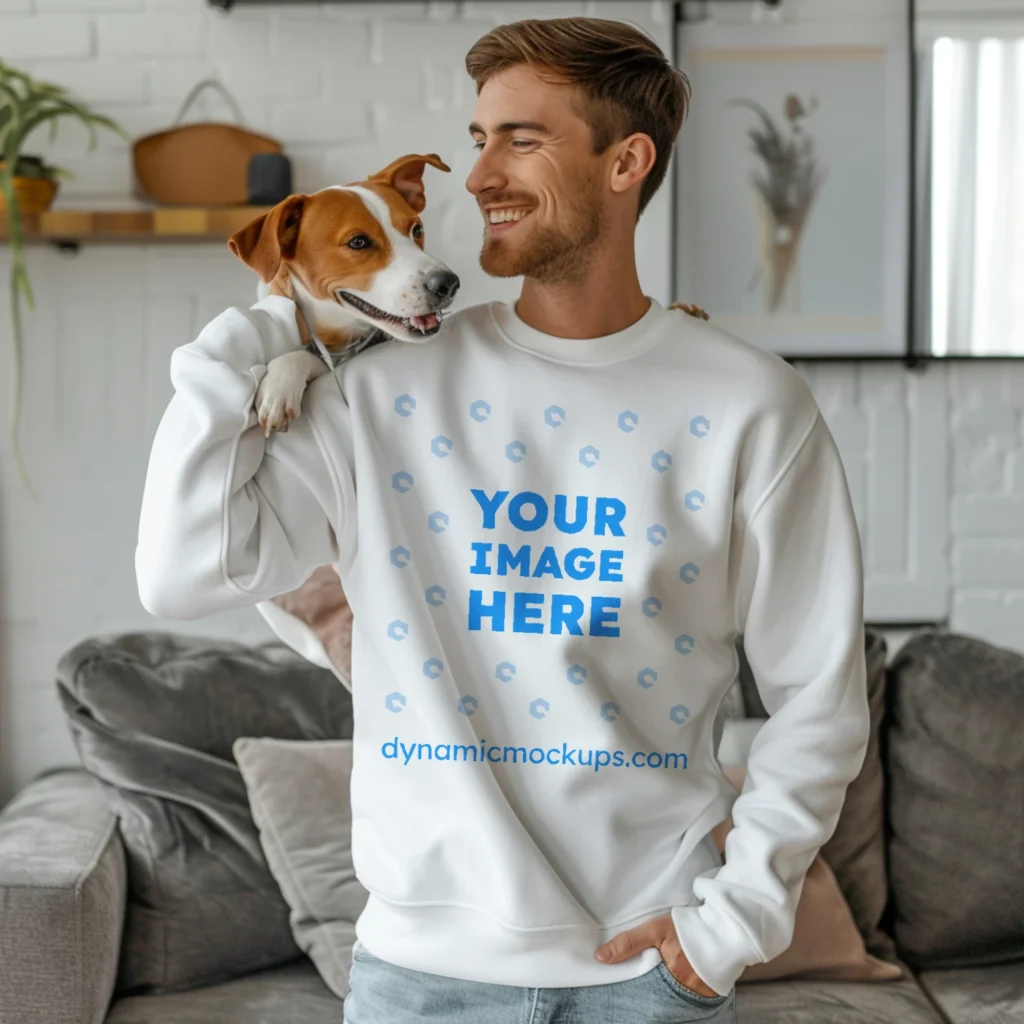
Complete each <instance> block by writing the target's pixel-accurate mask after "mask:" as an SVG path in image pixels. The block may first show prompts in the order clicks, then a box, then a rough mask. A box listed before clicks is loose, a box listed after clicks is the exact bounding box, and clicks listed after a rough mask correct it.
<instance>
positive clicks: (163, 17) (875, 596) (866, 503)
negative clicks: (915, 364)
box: [0, 0, 1024, 802]
mask: <svg viewBox="0 0 1024 1024" xmlns="http://www.w3.org/2000/svg"><path fill="white" fill-rule="evenodd" d="M816 2H817V0H816ZM872 3H875V4H882V3H884V0H872ZM669 7H670V5H669V4H667V3H663V2H635V3H630V4H629V5H628V13H629V16H630V17H631V18H632V19H633V20H636V21H639V22H641V23H642V24H644V25H645V26H646V27H647V28H648V29H649V30H650V31H652V32H653V33H655V35H656V37H658V38H659V39H663V40H664V39H667V38H668V34H669V33H670V31H671V26H670V23H669ZM624 9H627V8H626V7H625V5H624V4H623V3H604V2H587V3H584V2H579V3H523V2H516V3H509V4H504V5H503V4H500V3H499V4H493V3H465V4H462V5H461V6H460V5H459V4H456V3H442V2H435V3H403V4H391V3H388V4H382V3H366V4H343V5H342V4H338V5H330V4H328V5H326V6H324V7H322V8H321V7H319V6H318V5H316V4H309V5H301V6H298V7H292V8H289V9H287V10H286V9H284V8H281V7H279V6H256V7H251V8H246V9H243V10H241V11H237V12H235V13H234V14H233V15H231V16H230V17H229V18H223V17H222V16H220V15H218V14H216V13H214V12H211V11H210V10H209V9H208V8H207V7H206V6H205V3H204V0H0V56H2V57H3V58H4V59H6V60H10V61H13V62H14V63H16V64H19V65H21V66H24V67H26V68H27V69H28V70H30V71H32V72H34V73H38V74H39V75H40V76H43V77H46V78H49V79H51V80H54V81H58V82H62V83H66V84H68V85H69V86H71V87H72V88H73V89H74V90H75V91H76V92H77V93H78V94H80V95H81V96H82V97H83V98H85V99H87V100H89V101H90V102H93V103H95V104H96V105H97V106H98V107H99V108H100V109H101V110H103V111H104V112H105V113H109V114H110V115H112V116H114V117H115V118H117V119H118V120H120V121H121V123H122V124H123V125H124V126H125V128H126V129H127V130H128V131H129V132H130V133H131V134H133V135H138V134H143V133H145V132H149V131H155V130H157V129H160V128H163V127H165V126H166V125H167V124H168V123H169V121H170V119H171V118H172V117H173V115H174V112H175V110H176V109H177V106H178V104H179V103H180V101H181V99H182V98H183V97H184V95H185V93H186V92H187V91H188V89H189V88H190V87H191V85H193V84H194V83H195V82H196V81H197V80H198V79H199V78H201V77H204V76H206V75H210V74H215V75H219V76H220V77H222V78H223V80H224V81H225V82H226V83H227V84H228V86H229V87H230V88H231V89H232V91H233V92H234V93H235V94H236V96H237V98H238V101H239V103H240V104H241V106H242V109H243V111H244V113H245V116H246V118H247V121H248V123H249V124H250V125H251V126H252V127H253V128H255V129H256V130H263V131H271V132H274V133H276V134H277V135H278V136H279V137H280V138H281V139H282V141H283V142H284V144H285V146H286V149H287V151H288V153H289V154H290V156H291V157H292V159H293V162H294V170H295V184H296V188H297V189H299V190H308V189H314V188H319V187H322V186H323V185H326V184H331V183H334V182H337V181H350V180H354V179H356V178H359V177H363V176H364V175H365V174H367V173H368V172H370V171H372V170H375V169H376V168H377V167H380V166H383V165H384V164H385V163H387V162H389V161H390V160H391V159H393V158H394V157H395V156H397V155H399V154H400V153H402V152H410V151H416V150H420V151H427V152H430V151H437V152H439V153H441V154H442V155H443V156H444V157H445V159H446V160H447V161H448V163H450V164H451V166H452V168H453V173H452V174H451V175H449V176H442V175H439V174H434V173H433V172H429V173H430V177H429V179H428V183H427V189H428V199H429V206H428V210H427V228H428V237H429V238H430V244H431V248H432V250H434V251H437V252H438V254H439V255H441V256H442V258H444V259H446V260H448V261H449V262H450V263H451V264H452V265H453V266H454V267H456V268H457V269H458V271H459V273H460V274H461V275H462V277H463V280H464V288H463V293H464V295H465V296H466V300H467V301H479V299H480V298H481V297H483V296H496V297H502V296H509V295H511V294H513V293H514V290H515V285H514V283H510V282H497V281H492V280H490V279H487V278H485V277H483V275H482V273H481V272H480V271H479V270H478V268H477V262H476V257H477V251H478V240H479V234H480V229H479V224H478V221H477V219H476V214H475V211H474V210H473V209H472V206H471V204H468V203H467V201H466V199H465V194H464V192H463V182H464V180H465V177H466V174H467V173H468V170H469V167H470V165H471V163H472V157H473V154H472V150H471V148H470V146H469V143H468V140H467V137H466V133H465V124H466V122H467V120H468V117H467V116H466V115H467V113H468V111H469V110H471V109H472V103H473V92H472V89H471V87H470V83H468V82H467V81H466V79H465V77H464V74H463V72H462V56H463V54H464V52H465V49H466V48H467V47H468V46H469V45H470V44H471V43H472V42H473V41H474V40H475V39H476V38H477V37H478V36H479V35H480V34H481V33H482V32H483V31H485V30H486V29H487V27H488V26H489V25H491V24H496V23H498V22H500V21H503V20H510V18H512V17H526V16H530V15H531V14H537V13H540V14H543V15H545V16H555V15H558V14H563V13H587V14H599V15H605V16H617V15H619V14H621V12H622V11H623V10H624ZM665 45H667V43H665ZM195 114H196V116H197V117H205V116H211V117H218V118H220V117H224V116H225V115H226V111H225V110H224V108H223V104H222V103H221V102H220V101H219V100H218V99H217V98H216V96H215V95H209V96H207V97H206V98H204V99H203V100H201V101H200V103H199V104H198V105H197V108H196V111H195ZM41 148H42V147H41ZM47 152H49V153H51V154H52V155H53V157H54V158H55V159H56V160H57V161H58V162H59V163H61V164H62V165H63V166H67V167H70V168H72V169H73V170H74V171H75V173H76V175H77V177H76V179H75V180H74V181H71V182H68V183H66V184H65V185H63V186H62V193H61V198H60V201H61V202H71V201H76V202H77V201H80V202H86V203H89V202H96V203H102V202H111V201H123V200H124V198H125V196H127V195H128V194H129V190H130V188H131V174H130V162H129V154H128V148H127V147H126V146H125V144H124V143H123V142H121V141H120V140H119V139H117V138H115V137H114V136H110V135H106V134H104V135H101V137H100V147H99V149H98V151H97V152H94V153H86V152H85V136H84V133H82V132H80V131H76V130H74V129H73V127H71V126H67V125H65V126H64V127H62V129H61V134H60V137H59V139H58V141H57V143H56V144H55V145H53V146H52V147H49V148H48V149H47ZM667 192H668V190H667V189H666V190H663V193H662V197H661V200H662V201H664V200H667ZM641 224H642V230H643V231H644V232H645V234H644V236H643V240H644V241H643V248H644V249H645V250H646V251H648V252H649V253H651V254H652V255H651V256H650V257H649V258H648V262H647V263H646V264H645V265H644V266H643V268H642V277H643V279H644V283H645V286H648V289H649V291H650V292H651V293H652V294H655V295H657V296H658V297H660V298H666V297H667V293H666V290H667V260H666V259H665V258H664V257H663V254H664V253H665V252H667V249H668V245H669V234H668V231H669V220H668V207H667V205H662V206H661V207H657V206H655V207H654V208H652V210H651V212H650V213H648V215H647V216H645V218H644V220H643V221H642V222H641ZM30 262H31V274H32V280H33V284H34V286H35V289H36V296H37V306H38V308H37V312H36V313H35V314H34V315H32V316H30V317H29V318H28V321H27V333H28V344H27V349H28V351H27V353H26V395H25V414H24V420H23V424H24V425H23V431H22V433H23V443H24V448H25V450H26V453H27V456H28V459H29V462H30V465H31V468H32V472H33V475H34V478H35V481H36V484H37V487H38V490H39V492H40V503H39V504H38V505H35V504H33V503H32V502H30V501H29V500H28V499H27V498H26V496H25V495H24V493H23V492H22V490H21V488H20V486H19V484H18V481H17V476H16V473H15V471H14V467H13V465H12V464H11V460H10V455H9V449H8V445H7V441H6V432H5V431H6V427H5V426H3V427H0V802H2V801H3V800H4V799H6V798H7V797H8V796H9V795H10V794H11V793H12V792H13V791H14V789H15V788H16V787H18V786H20V785H22V784H24V782H25V781H27V779H28V778H30V777H31V776H32V775H33V774H35V773H36V772H38V771H39V770H40V769H41V768H43V767H44V766H47V765H49V764H53V763H55V762H60V761H72V760H74V758H75V755H74V752H73V749H72V747H71V744H70V741H69V739H68V736H67V732H66V729H65V726H64V723H63V718H62V716H61V714H60V712H59V711H58V709H57V705H56V701H55V699H54V689H53V678H54V666H55V663H56V660H57V658H58V657H59V655H60V654H61V653H62V652H63V651H64V650H65V649H66V648H68V647H69V646H70V645H71V644H73V643H75V642H76V641H78V640H80V639H82V638H83V637H85V636H88V635H89V634H92V633H96V632H113V631H121V630H126V629H139V628H150V627H152V626H153V625H154V622H153V620H151V619H150V618H149V617H148V616H147V615H146V614H145V612H144V611H143V610H142V608H141V607H140V606H139V603H138V598H137V594H136V592H135V583H134V572H133V566H132V559H133V554H134V546H135V534H136V527H137V515H138V506H139V498H140V494H141V488H142V479H143V472H144V468H145V463H146V457H147V454H148V449H149V444H150V439H151V438H152V435H153V432H154V430H155V428H156V423H157V420H158V418H159V416H160V414H161V412H162V411H163V408H164V407H165V405H166V403H167V400H168V398H169V393H170V385H169V381H168V377H167V366H168V359H169V356H170V352H171V350H172V349H173V348H174V347H176V346H177V345H180V344H182V343H183V341H185V340H187V339H189V338H191V337H193V336H194V335H195V334H196V332H197V331H198V329H199V328H200V327H201V326H202V325H203V324H205V323H206V322H208V321H209V320H210V319H212V318H213V317H214V316H215V315H216V314H217V313H219V312H220V311H221V310H222V309H224V307H225V306H227V305H230V304H233V303H243V302H249V301H251V299H252V295H253V279H252V277H251V275H250V274H249V272H248V271H247V270H246V269H245V268H244V267H243V266H242V265H241V264H239V263H238V262H237V261H235V260H234V259H233V258H232V257H231V256H230V255H229V254H228V253H227V252H226V251H225V250H224V249H223V248H222V247H220V246H217V245H209V246H86V247H84V248H83V249H82V251H81V252H80V254H79V255H78V256H76V257H73V258H67V257H64V256H61V255H60V254H59V253H57V252H56V251H54V250H52V249H49V248H36V249H33V251H32V253H31V256H30ZM7 269H8V262H7V254H6V250H5V249H3V248H0V283H2V282H4V281H6V275H7ZM689 298H693V299H695V300H698V301H699V296H690V297H689ZM6 303H7V289H6V287H5V286H4V287H0V424H4V425H6V423H7V419H8V416H7V414H8V411H9V409H8V397H9V396H8V389H7V387H6V384H7V382H8V380H9V377H10V363H9V352H8V345H7V338H8V329H7V326H6V325H7V324H8V307H7V305H6ZM803 369H804V371H805V372H806V374H807V375H808V377H809V379H810V380H811V383H812V386H813V387H814V390H815V393H816V395H817V396H818V400H819V402H820V403H821V405H822V408H823V409H824V410H825V415H826V418H827V419H828V422H829V424H830V426H831V427H832V430H833V432H834V433H835V435H836V438H837V441H838V442H839V445H840V449H841V450H842V452H843V457H844V461H845V463H846V468H847V474H848V476H849V479H850V486H851V491H852V493H853V497H854V503H855V507H856V510H857V514H858V518H859V521H860V522H861V524H862V527H863V532H864V542H865V561H866V565H867V568H868V605H869V613H873V614H875V615H883V614H884V615H887V616H888V617H889V618H892V619H899V618H904V619H916V618H919V617H921V614H922V611H921V609H925V610H926V611H927V613H928V614H932V613H934V610H935V609H938V612H937V613H936V614H950V615H951V617H952V624H953V626H954V627H955V628H958V629H964V630H968V631H970V632H973V633H976V634H978V635H981V636H987V637H989V638H990V639H992V640H994V641H996V642H999V643H1005V644H1009V645H1012V646H1017V647H1020V648H1022V649H1024V428H1022V412H1024V409H1022V406H1024V364H1021V365H1006V364H1001V365H996V366H981V365H970V366H951V367H941V366H934V367H929V368H928V369H927V370H926V371H925V372H924V373H923V374H910V373H907V372H905V371H904V370H902V369H901V368H898V367H889V366H882V367H879V366H862V367H855V366H846V365H843V366H825V365H816V366H809V367H804V368H803ZM157 625H160V624H157ZM163 625H167V624H163ZM171 628H174V629H182V628H185V629H191V630H193V631H195V632H200V633H210V634H230V635H234V636H238V637H242V638H246V639H255V638H258V637H263V636H266V635H267V633H266V630H265V628H264V626H263V624H262V620H261V619H260V618H259V617H258V616H257V615H256V613H255V612H251V613H247V612H242V613H237V614H233V615H230V616H224V617H222V618H219V619H216V620H206V621H201V622H198V623H193V624H189V625H183V624H171Z"/></svg>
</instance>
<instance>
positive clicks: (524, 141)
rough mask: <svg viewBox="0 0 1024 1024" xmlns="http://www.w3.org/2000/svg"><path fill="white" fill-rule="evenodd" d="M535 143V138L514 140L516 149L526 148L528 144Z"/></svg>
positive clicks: (513, 143)
mask: <svg viewBox="0 0 1024 1024" xmlns="http://www.w3.org/2000/svg"><path fill="white" fill-rule="evenodd" d="M535 144H536V143H535V141H534V140H533V139H513V140H512V145H513V147H515V148H516V149H526V147H527V146H533V145H535Z"/></svg>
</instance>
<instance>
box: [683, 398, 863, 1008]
mask: <svg viewBox="0 0 1024 1024" xmlns="http://www.w3.org/2000/svg"><path fill="white" fill-rule="evenodd" d="M746 519H747V522H746V526H745V529H744V530H743V532H742V534H741V537H742V545H743V547H742V552H741V554H740V560H739V566H740V569H739V584H738V590H737V607H736V614H737V626H738V629H739V631H740V632H741V633H743V636H744V646H745V648H746V651H747V656H748V658H749V661H750V665H751V668H752V670H753V674H754V678H755V680H756V682H757V686H758V690H759V692H760V694H761V697H762V700H763V702H764V705H765V708H766V709H767V711H768V713H769V715H770V718H769V719H768V720H767V721H766V722H765V724H764V725H763V726H762V727H761V729H760V731H759V732H758V734H757V737H756V739H755V741H754V744H753V746H752V748H751V751H750V756H749V760H748V765H747V777H746V781H745V783H744V786H743V792H742V793H741V794H740V796H739V797H738V798H737V799H736V801H735V803H734V805H733V809H732V819H733V823H734V828H733V829H732V831H731V832H730V833H729V834H728V837H727V839H726V848H725V863H724V864H723V866H722V867H721V868H719V869H718V871H717V872H715V873H713V874H710V873H709V874H707V875H704V876H702V877H700V878H698V879H697V881H696V882H695V884H694V895H695V897H696V898H697V899H698V900H699V901H700V902H696V903H694V904H692V905H690V906H687V907H676V908H674V909H673V911H672V919H673V922H674V924H675V927H676V931H677V933H678V936H679V940H680V944H681V945H682V948H683V952H684V953H685V954H686V957H687V959H688V960H689V961H690V964H691V965H692V967H693V969H694V971H696V973H697V974H698V975H699V976H700V977H701V978H702V979H703V980H704V981H705V982H706V983H707V984H708V985H709V986H711V988H713V989H714V990H715V991H716V992H719V993H723V994H724V993H727V992H728V991H729V990H730V989H731V988H732V987H733V985H734V984H735V982H736V981H737V979H738V978H739V976H740V974H741V973H742V972H743V969H744V968H745V967H746V966H747V965H748V964H754V963H759V962H764V961H768V960H771V959H773V958H774V957H776V956H778V955H779V954H780V953H782V952H783V951H784V950H785V949H786V948H787V947H788V946H789V944H790V942H791V941H792V937H793V927H794V918H795V914H796V905H797V902H798V900H799V898H800V893H801V891H802V888H803V883H804V876H805V875H806V873H807V870H808V868H809V867H810V865H811V862H812V861H813V859H814V857H815V855H816V853H817V852H818V850H819V848H820V847H821V846H823V845H824V843H825V842H826V841H827V840H828V839H829V838H830V837H831V835H832V833H833V831H834V830H835V827H836V823H837V821H838V818H839V812H840V810H841V808H842V805H843V800H844V798H845V794H846V787H847V786H848V785H849V783H850V782H851V781H853V779H855V778H856V776H857V774H858V772H859V771H860V768H861V764H862V762H863V760H864V756H865V752H866V749H867V741H868V733H869V728H870V725H869V713H868V702H867V684H866V674H865V663H864V624H863V603H862V602H863V598H862V594H863V573H862V566H861V554H860V539H859V535H858V532H857V526H856V522H855V519H854V515H853V510H852V507H851V502H850V497H849V492H848V489H847V484H846V477H845V473H844V471H843V467H842V463H841V461H840V458H839V453H838V451H837V450H836V448H835V444H834V441H833V439H832V436H831V434H830V433H829V431H828V428H827V427H826V425H825V423H824V421H823V420H822V419H821V416H820V413H816V415H815V416H814V419H813V422H812V423H811V425H810V426H809V427H808V428H807V429H806V431H805V432H804V435H803V437H802V438H801V440H800V442H799V444H798V446H797V447H796V449H795V450H794V451H793V452H792V454H791V456H790V457H789V459H788V460H787V462H786V463H785V465H784V466H783V467H782V468H781V469H780V471H779V472H778V474H777V475H776V477H775V479H774V480H773V481H772V483H771V484H770V485H769V486H768V488H767V490H766V491H765V492H764V493H763V495H762V496H761V498H760V500H759V501H758V502H757V503H756V505H755V507H754V508H753V510H752V511H751V513H750V515H749V516H747V517H746Z"/></svg>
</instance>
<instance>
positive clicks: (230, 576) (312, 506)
mask: <svg viewBox="0 0 1024 1024" xmlns="http://www.w3.org/2000/svg"><path fill="white" fill-rule="evenodd" d="M299 345H300V341H299V334H298V328H297V327H296V326H295V317H294V304H293V303H292V301H291V300H290V299H286V298H284V297H283V296H279V295H271V296H268V297H266V298H264V299H262V300H261V301H260V302H258V303H257V304H256V305H255V306H253V307H252V308H251V309H248V310H242V309H238V308H233V309H229V310H227V311H226V312H224V313H222V314H221V315H220V316H218V317H217V318H216V319H215V320H213V321H212V322H211V323H210V324H208V325H207V326H206V327H205V328H204V329H203V331H202V333H201V334H200V335H199V337H198V338H197V339H196V340H195V341H194V342H192V343H191V344H189V345H185V346H184V347H182V348H180V349H177V350H176V351H175V352H174V354H173V355H172V358H171V380H172V382H173V384H174V390H175V393H174V397H173V398H172V399H171V402H170V405H169V406H168V408H167V410H166V412H165V413H164V416H163V418H162V420H161V422H160V425H159V427H158V428H157V432H156V437H155V439H154V442H153V449H152V453H151V455H150V462H149V469H148V471H147V474H146V485H145V490H144V493H143V498H142V512H141V516H140V521H139V539H138V546H137V548H136V552H135V571H136V577H137V580H138V586H139V596H140V598H141V600H142V604H143V606H144V607H145V608H146V609H147V611H149V612H151V613H152V614H153V615H157V616H160V617H162V618H168V619H196V618H200V617H202V616H206V615H212V614H214V613H215V612H219V611H223V610H225V609H228V608H237V607H243V606H246V605H254V604H256V603H257V602H259V601H264V600H268V599H270V598H272V597H276V596H278V595H279V594H283V593H287V592H288V591H291V590H294V589H295V588H296V587H298V586H300V585H301V584H302V583H303V582H304V581H305V580H306V579H307V578H308V577H309V575H310V574H311V573H312V572H313V571H314V570H315V569H316V568H317V566H320V565H325V564H329V563H337V564H338V565H339V566H340V567H341V568H342V570H344V568H346V567H347V565H348V564H349V563H350V561H351V559H352V557H353V556H354V553H355V536H356V528H355V484H354V479H353V473H352V470H351V466H352V447H351V432H350V429H349V427H350V414H349V409H348V405H347V403H346V402H345V400H344V397H343V396H342V394H341V391H340V389H339V387H338V384H337V381H336V380H335V379H334V375H333V374H325V375H324V376H323V377H320V378H318V379H317V380H315V381H314V382H313V383H312V384H311V385H310V387H309V388H308V389H307V392H306V395H305V399H304V402H303V411H302V415H301V416H299V418H298V419H297V420H294V421H292V423H291V425H290V427H289V429H288V432H287V433H275V434H272V435H271V436H270V437H269V438H266V437H265V436H264V431H263V429H262V428H261V427H260V426H259V424H258V422H257V417H256V413H255V412H254V410H253V398H254V396H255V393H256V389H257V387H258V385H259V382H260V380H261V379H262V378H263V375H264V374H265V373H266V368H267V364H268V363H269V362H270V361H271V360H272V359H273V358H275V357H276V356H279V355H283V354H284V353H286V352H290V351H294V350H295V349H297V348H298V347H299Z"/></svg>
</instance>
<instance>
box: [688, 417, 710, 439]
mask: <svg viewBox="0 0 1024 1024" xmlns="http://www.w3.org/2000/svg"><path fill="white" fill-rule="evenodd" d="M710 429H711V420H709V419H708V418H707V416H694V417H693V419H692V420H690V433H691V434H693V436H694V437H707V436H708V431H709V430H710Z"/></svg>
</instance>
